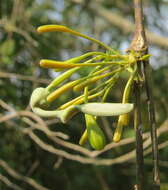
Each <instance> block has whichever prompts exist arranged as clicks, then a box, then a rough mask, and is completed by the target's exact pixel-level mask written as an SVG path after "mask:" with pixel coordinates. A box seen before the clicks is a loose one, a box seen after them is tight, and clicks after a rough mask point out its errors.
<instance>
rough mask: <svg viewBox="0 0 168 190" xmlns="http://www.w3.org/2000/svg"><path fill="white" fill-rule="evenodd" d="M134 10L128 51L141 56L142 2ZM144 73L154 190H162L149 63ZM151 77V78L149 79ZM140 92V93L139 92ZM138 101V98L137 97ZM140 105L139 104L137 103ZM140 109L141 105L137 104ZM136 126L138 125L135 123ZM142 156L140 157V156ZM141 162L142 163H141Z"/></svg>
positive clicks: (143, 46) (143, 51) (139, 148)
mask: <svg viewBox="0 0 168 190" xmlns="http://www.w3.org/2000/svg"><path fill="white" fill-rule="evenodd" d="M134 10H135V33H134V37H133V40H132V42H131V45H130V47H129V49H128V51H131V50H133V51H135V52H138V53H140V56H142V55H143V54H146V53H147V52H148V45H147V41H146V36H145V30H144V24H143V9H142V0H134ZM137 64H138V67H140V66H139V65H141V62H139V63H137ZM139 71H140V69H139ZM142 73H143V75H144V78H145V88H146V94H147V101H148V114H149V125H150V128H151V139H152V153H153V161H154V173H153V189H154V190H159V189H160V177H159V163H158V162H159V160H158V147H157V146H158V143H157V134H156V120H155V111H154V102H153V96H152V88H151V84H152V83H151V75H150V74H149V61H143V70H142ZM149 76H150V77H149ZM139 88H140V87H138V86H137V89H136V92H135V96H138V94H137V93H140V89H139ZM137 91H138V92H137ZM136 100H137V101H139V100H138V97H136ZM137 103H138V102H137ZM137 106H138V107H139V106H140V105H138V104H137ZM136 112H137V113H138V110H137V111H136V110H135V120H136V117H137V116H136V114H137V113H136ZM135 126H138V124H137V123H136V122H135ZM141 133H142V131H141V129H140V128H139V127H137V129H136V144H137V183H138V186H137V188H138V189H142V188H143V186H142V184H143V180H142V178H141V177H143V170H142V168H141V167H142V166H140V164H141V162H142V160H141V159H143V158H142V156H143V150H142V146H141V143H142V141H141V138H142V134H141ZM139 154H140V155H139ZM140 161H141V162H140Z"/></svg>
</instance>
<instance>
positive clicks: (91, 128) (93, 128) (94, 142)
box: [85, 114, 106, 150]
mask: <svg viewBox="0 0 168 190" xmlns="http://www.w3.org/2000/svg"><path fill="white" fill-rule="evenodd" d="M85 120H86V127H87V135H88V139H89V142H90V145H91V146H92V148H94V149H96V150H101V149H103V148H104V146H105V144H106V140H105V136H104V133H103V131H102V130H101V129H100V127H99V126H98V124H97V122H96V120H95V118H94V117H93V116H92V115H88V114H85Z"/></svg>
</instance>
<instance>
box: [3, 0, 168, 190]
mask: <svg viewBox="0 0 168 190" xmlns="http://www.w3.org/2000/svg"><path fill="white" fill-rule="evenodd" d="M167 10H168V1H167V0H146V1H144V14H145V24H146V28H147V30H148V31H150V32H148V39H149V42H150V46H149V52H150V54H151V55H152V57H151V61H150V62H151V65H152V77H153V81H154V82H153V93H154V99H155V107H156V119H157V124H158V128H159V127H162V126H163V127H164V130H165V131H164V132H162V133H161V134H160V135H159V140H158V141H159V144H160V145H161V146H160V150H159V158H160V160H161V162H160V176H161V184H162V185H161V189H162V190H168V159H167V158H168V122H167V115H168V114H167V113H168V80H167V78H168V51H167V50H168V11H167ZM133 23H134V15H133V4H132V1H130V0H117V1H116V0H108V1H106V0H92V1H89V0H47V1H46V0H26V1H23V0H0V95H1V97H0V99H1V101H0V121H1V124H0V136H1V138H0V159H1V160H0V189H2V190H8V189H9V190H10V189H18V190H19V189H24V190H32V189H40V190H41V189H42V187H36V186H33V185H31V184H30V183H28V182H27V179H29V178H31V179H33V180H35V181H36V183H38V184H41V185H42V186H43V187H45V188H48V189H50V190H57V189H61V190H79V189H81V190H94V189H96V190H125V189H133V186H134V184H135V183H136V177H135V173H136V165H135V157H134V156H133V157H131V158H130V159H128V160H126V161H122V162H121V163H119V164H112V165H107V166H106V165H102V166H96V165H94V164H82V163H80V162H76V161H73V160H71V159H66V158H64V157H62V156H59V155H57V154H53V153H50V152H48V151H46V150H44V149H42V148H41V147H40V146H38V144H37V143H36V142H35V141H34V140H32V139H31V138H30V137H29V136H28V135H26V134H25V133H24V132H23V129H25V128H29V127H30V126H29V125H28V123H27V122H25V120H26V118H25V117H22V116H20V117H13V118H11V119H10V118H7V117H8V116H9V115H10V114H12V113H15V112H16V111H17V112H19V111H23V110H26V111H27V112H29V111H30V107H29V99H30V95H31V93H32V91H33V89H34V88H36V87H38V86H42V87H44V86H46V84H48V83H49V82H50V81H51V80H52V79H53V78H54V77H56V76H57V75H58V74H59V73H55V72H53V71H51V70H48V69H43V68H39V66H38V63H39V60H40V59H42V58H46V59H47V58H50V59H56V60H65V59H68V58H71V57H74V56H78V55H80V54H82V53H86V52H88V51H91V50H97V49H98V47H97V45H95V44H93V43H90V42H89V41H87V40H83V39H80V38H77V37H73V36H71V35H68V34H63V33H47V34H44V35H39V34H37V32H36V28H37V27H38V26H40V25H44V24H62V25H66V26H68V27H70V28H72V29H76V30H77V31H80V32H82V33H84V34H87V35H89V36H94V37H95V38H97V39H99V40H101V41H103V42H104V43H106V44H108V45H110V46H111V47H113V48H114V49H118V50H120V51H121V52H123V53H124V50H126V49H127V48H128V46H129V43H130V41H131V39H132V34H133ZM84 72H87V70H85V71H84ZM83 74H84V73H82V72H81V73H79V74H78V75H83ZM118 85H119V86H120V88H119V89H116V91H115V92H114V93H112V94H111V96H110V97H109V101H115V100H118V101H119V100H120V98H121V97H120V96H119V94H120V91H121V89H122V88H123V83H122V82H119V84H118ZM142 96H143V99H144V102H143V104H142V108H143V119H144V132H147V131H149V128H148V126H147V125H146V123H147V122H146V120H147V110H146V109H147V108H146V102H145V95H144V93H142ZM72 97H74V94H73V93H66V94H64V95H63V96H62V97H61V98H60V99H59V102H56V103H55V105H57V104H60V103H61V102H64V101H66V100H67V99H71V98H72ZM23 115H24V114H23ZM83 121H84V118H83V116H82V115H80V114H79V115H77V116H76V117H74V119H73V120H72V121H70V122H69V123H68V124H66V125H65V124H60V123H57V120H47V121H46V123H47V124H48V127H49V129H51V130H52V131H55V132H56V131H61V132H63V133H65V134H67V135H68V136H69V140H68V141H70V142H72V143H74V144H78V140H79V138H80V135H81V133H82V131H83V130H84V125H85V124H84V122H83ZM115 122H116V118H115V119H108V120H107V119H106V118H104V119H102V120H101V121H100V123H101V124H102V125H104V126H105V128H106V135H107V137H108V138H109V139H110V138H111V136H112V133H113V131H114V129H115ZM112 123H113V125H112ZM163 123H164V125H163ZM166 127H167V130H166ZM35 134H36V135H37V136H38V137H39V138H40V139H41V140H43V141H44V142H46V143H48V144H50V145H52V146H54V147H55V148H57V149H60V150H64V151H67V152H68V153H72V154H74V155H81V154H80V153H79V152H76V151H74V150H72V149H68V148H65V147H62V146H61V145H59V144H57V143H54V142H53V141H51V139H49V138H48V137H47V136H46V135H45V134H44V133H43V132H40V131H39V130H36V131H35ZM129 137H134V130H133V127H132V126H130V128H127V129H125V131H124V138H129ZM109 142H110V141H109ZM134 148H135V145H134V143H132V144H128V145H125V146H121V147H117V148H113V149H112V150H110V151H108V152H107V153H104V154H103V155H102V156H100V157H99V158H98V159H101V158H109V159H110V158H117V157H118V156H121V155H124V154H126V153H128V152H129V151H132V150H133V149H134ZM148 148H149V153H148V154H147V155H146V156H145V179H146V187H145V188H146V189H150V187H151V183H152V168H153V166H152V155H151V151H150V146H148ZM4 161H5V162H4ZM5 164H7V166H6V165H5ZM5 166H6V167H5ZM9 167H10V168H12V169H13V170H15V171H16V172H18V173H19V174H18V175H19V176H17V175H16V173H14V174H15V175H14V174H13V173H12V172H11V170H10V168H9ZM26 177H28V178H26Z"/></svg>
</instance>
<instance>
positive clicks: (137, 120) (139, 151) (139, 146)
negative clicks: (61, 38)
mask: <svg viewBox="0 0 168 190" xmlns="http://www.w3.org/2000/svg"><path fill="white" fill-rule="evenodd" d="M140 85H141V84H140V83H139V82H135V84H134V93H135V110H134V127H135V132H136V163H137V170H136V178H137V185H136V189H137V190H143V189H144V187H145V186H144V158H143V140H142V122H141V106H140V105H141V99H140V93H141V92H140V88H141V86H140Z"/></svg>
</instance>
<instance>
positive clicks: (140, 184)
mask: <svg viewBox="0 0 168 190" xmlns="http://www.w3.org/2000/svg"><path fill="white" fill-rule="evenodd" d="M134 11H135V33H134V37H133V40H132V42H131V45H130V47H129V49H128V51H135V52H138V53H140V56H141V55H143V54H145V53H146V51H147V45H146V37H145V31H144V26H143V11H142V1H141V0H134ZM137 67H138V73H139V74H141V62H137ZM140 86H141V84H140V81H137V82H135V84H134V87H135V88H134V89H135V90H134V93H135V112H134V127H135V132H136V165H137V166H136V179H137V184H136V189H137V190H143V189H144V188H145V186H144V158H143V141H142V123H141V108H140V104H141V102H140V101H141V100H140V93H141V92H140V88H141V87H140Z"/></svg>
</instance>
